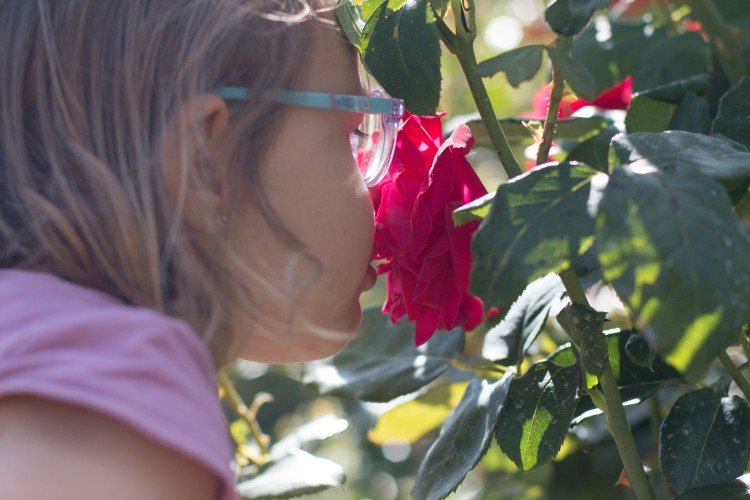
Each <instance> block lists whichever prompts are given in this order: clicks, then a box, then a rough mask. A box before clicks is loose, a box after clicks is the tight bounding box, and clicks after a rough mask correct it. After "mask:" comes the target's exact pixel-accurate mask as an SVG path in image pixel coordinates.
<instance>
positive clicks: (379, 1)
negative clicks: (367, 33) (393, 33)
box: [361, 0, 407, 21]
mask: <svg viewBox="0 0 750 500" xmlns="http://www.w3.org/2000/svg"><path fill="white" fill-rule="evenodd" d="M406 1H407V0H364V1H363V2H362V9H361V12H362V19H364V20H365V21H369V20H370V18H371V17H372V15H373V14H375V12H376V11H377V10H378V7H380V6H381V5H383V4H386V9H387V11H386V12H387V13H388V14H390V13H392V12H394V11H396V10H398V9H400V8H401V7H403V6H404V4H405V3H406Z"/></svg>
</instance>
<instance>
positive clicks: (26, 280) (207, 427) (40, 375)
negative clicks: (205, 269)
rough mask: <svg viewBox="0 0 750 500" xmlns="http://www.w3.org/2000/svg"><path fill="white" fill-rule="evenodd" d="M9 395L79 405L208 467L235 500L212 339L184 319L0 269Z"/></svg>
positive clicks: (4, 380)
mask: <svg viewBox="0 0 750 500" xmlns="http://www.w3.org/2000/svg"><path fill="white" fill-rule="evenodd" d="M0 311H2V312H1V313H0V398H2V397H6V396H12V395H27V396H36V397H40V398H45V399H49V400H54V401H59V402H64V403H69V404H73V405H79V406H82V407H85V408H87V409H91V410H95V411H97V412H100V413H102V414H105V415H107V416H109V417H111V418H114V419H116V420H118V421H120V422H121V423H123V424H125V425H128V426H130V427H132V428H134V429H136V430H137V431H139V432H141V433H143V434H144V435H145V436H147V437H149V438H150V439H153V440H154V441H156V442H157V443H159V444H161V445H163V446H166V447H168V448H170V449H172V450H175V451H177V452H178V453H181V454H183V455H185V456H187V457H189V458H191V459H193V460H195V461H197V462H198V463H201V464H203V466H204V467H206V469H208V470H209V471H211V472H212V473H213V474H215V475H216V477H217V478H218V479H219V480H220V482H221V491H220V492H218V493H217V495H216V497H215V498H216V500H234V499H236V498H237V496H236V494H235V492H234V480H233V477H232V472H231V469H230V459H231V447H230V441H229V440H230V438H229V434H228V431H227V424H226V421H225V419H224V417H223V415H222V413H221V409H220V406H219V403H218V399H217V392H216V381H215V377H214V367H213V363H212V361H211V356H210V353H209V351H208V349H207V347H206V345H205V344H204V343H203V342H202V341H201V340H200V338H198V336H197V335H196V334H195V332H194V331H193V330H192V329H191V328H190V327H189V326H188V325H187V324H186V323H184V322H182V321H179V320H177V319H174V318H171V317H168V316H165V315H163V314H160V313H157V312H155V311H152V310H149V309H144V308H137V307H131V306H127V305H124V304H123V303H121V302H119V301H118V300H116V299H114V298H113V297H111V296H109V295H106V294H104V293H101V292H99V291H96V290H92V289H88V288H85V287H81V286H79V285H75V284H72V283H69V282H67V281H63V280H61V279H59V278H57V277H54V276H52V275H49V274H43V273H36V272H28V271H17V270H1V271H0Z"/></svg>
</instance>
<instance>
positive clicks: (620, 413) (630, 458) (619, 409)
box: [599, 364, 656, 500]
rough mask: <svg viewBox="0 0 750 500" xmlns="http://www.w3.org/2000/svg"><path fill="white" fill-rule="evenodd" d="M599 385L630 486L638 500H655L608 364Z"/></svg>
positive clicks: (609, 424) (610, 430)
mask: <svg viewBox="0 0 750 500" xmlns="http://www.w3.org/2000/svg"><path fill="white" fill-rule="evenodd" d="M599 384H600V385H601V386H602V392H603V393H604V399H605V400H606V401H607V410H608V411H607V414H606V417H607V428H608V429H609V432H610V434H612V438H613V439H614V440H615V445H616V446H617V451H618V452H619V453H620V458H622V463H623V465H624V466H625V471H626V472H627V473H628V480H629V481H630V486H631V487H632V488H633V492H635V496H636V497H638V500H655V498H656V497H655V496H654V492H653V491H652V490H651V484H650V483H649V482H648V476H646V472H645V471H644V470H643V462H642V461H641V456H640V455H639V454H638V449H637V448H636V447H635V439H633V433H632V432H631V430H630V424H629V423H628V418H627V417H626V416H625V409H624V408H623V406H622V398H621V397H620V390H619V389H618V387H617V381H616V380H615V374H614V372H612V366H610V365H609V364H608V365H607V367H606V368H605V370H604V373H602V375H601V376H600V377H599Z"/></svg>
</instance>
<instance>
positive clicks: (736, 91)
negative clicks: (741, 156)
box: [713, 77, 750, 148]
mask: <svg viewBox="0 0 750 500" xmlns="http://www.w3.org/2000/svg"><path fill="white" fill-rule="evenodd" d="M713 131H714V133H719V134H722V135H725V136H726V137H729V138H730V139H733V140H735V141H737V142H739V143H741V144H744V145H745V146H746V147H748V148H750V78H749V77H745V78H743V79H742V80H740V82H739V83H738V84H737V85H736V86H735V87H733V88H732V89H731V90H729V92H727V93H726V94H724V96H723V97H722V98H721V100H720V101H719V109H718V111H717V113H716V118H715V119H714V127H713Z"/></svg>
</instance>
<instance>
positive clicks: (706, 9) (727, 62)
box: [687, 0, 750, 85]
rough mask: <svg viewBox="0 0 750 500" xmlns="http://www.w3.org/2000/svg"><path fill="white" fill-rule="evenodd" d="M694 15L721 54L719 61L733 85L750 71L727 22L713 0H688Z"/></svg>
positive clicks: (719, 54)
mask: <svg viewBox="0 0 750 500" xmlns="http://www.w3.org/2000/svg"><path fill="white" fill-rule="evenodd" d="M687 4H688V5H689V6H690V9H691V10H692V12H693V15H694V16H695V17H696V18H697V19H698V21H700V23H701V26H702V28H703V30H704V31H705V32H706V34H708V36H709V37H710V38H711V43H712V44H713V46H714V49H716V53H717V54H718V56H719V63H720V64H721V67H722V69H723V70H724V72H725V73H726V74H727V76H728V77H729V81H730V82H732V85H734V84H736V83H737V82H739V81H740V80H741V79H742V77H743V76H745V75H747V74H748V72H750V68H748V64H747V62H745V59H744V58H743V57H742V51H741V50H740V48H739V47H738V46H737V43H736V42H735V41H734V39H733V38H732V34H731V33H730V32H729V29H728V28H727V24H726V22H724V19H722V18H721V15H720V14H719V12H718V10H716V5H714V3H713V0H687Z"/></svg>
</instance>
